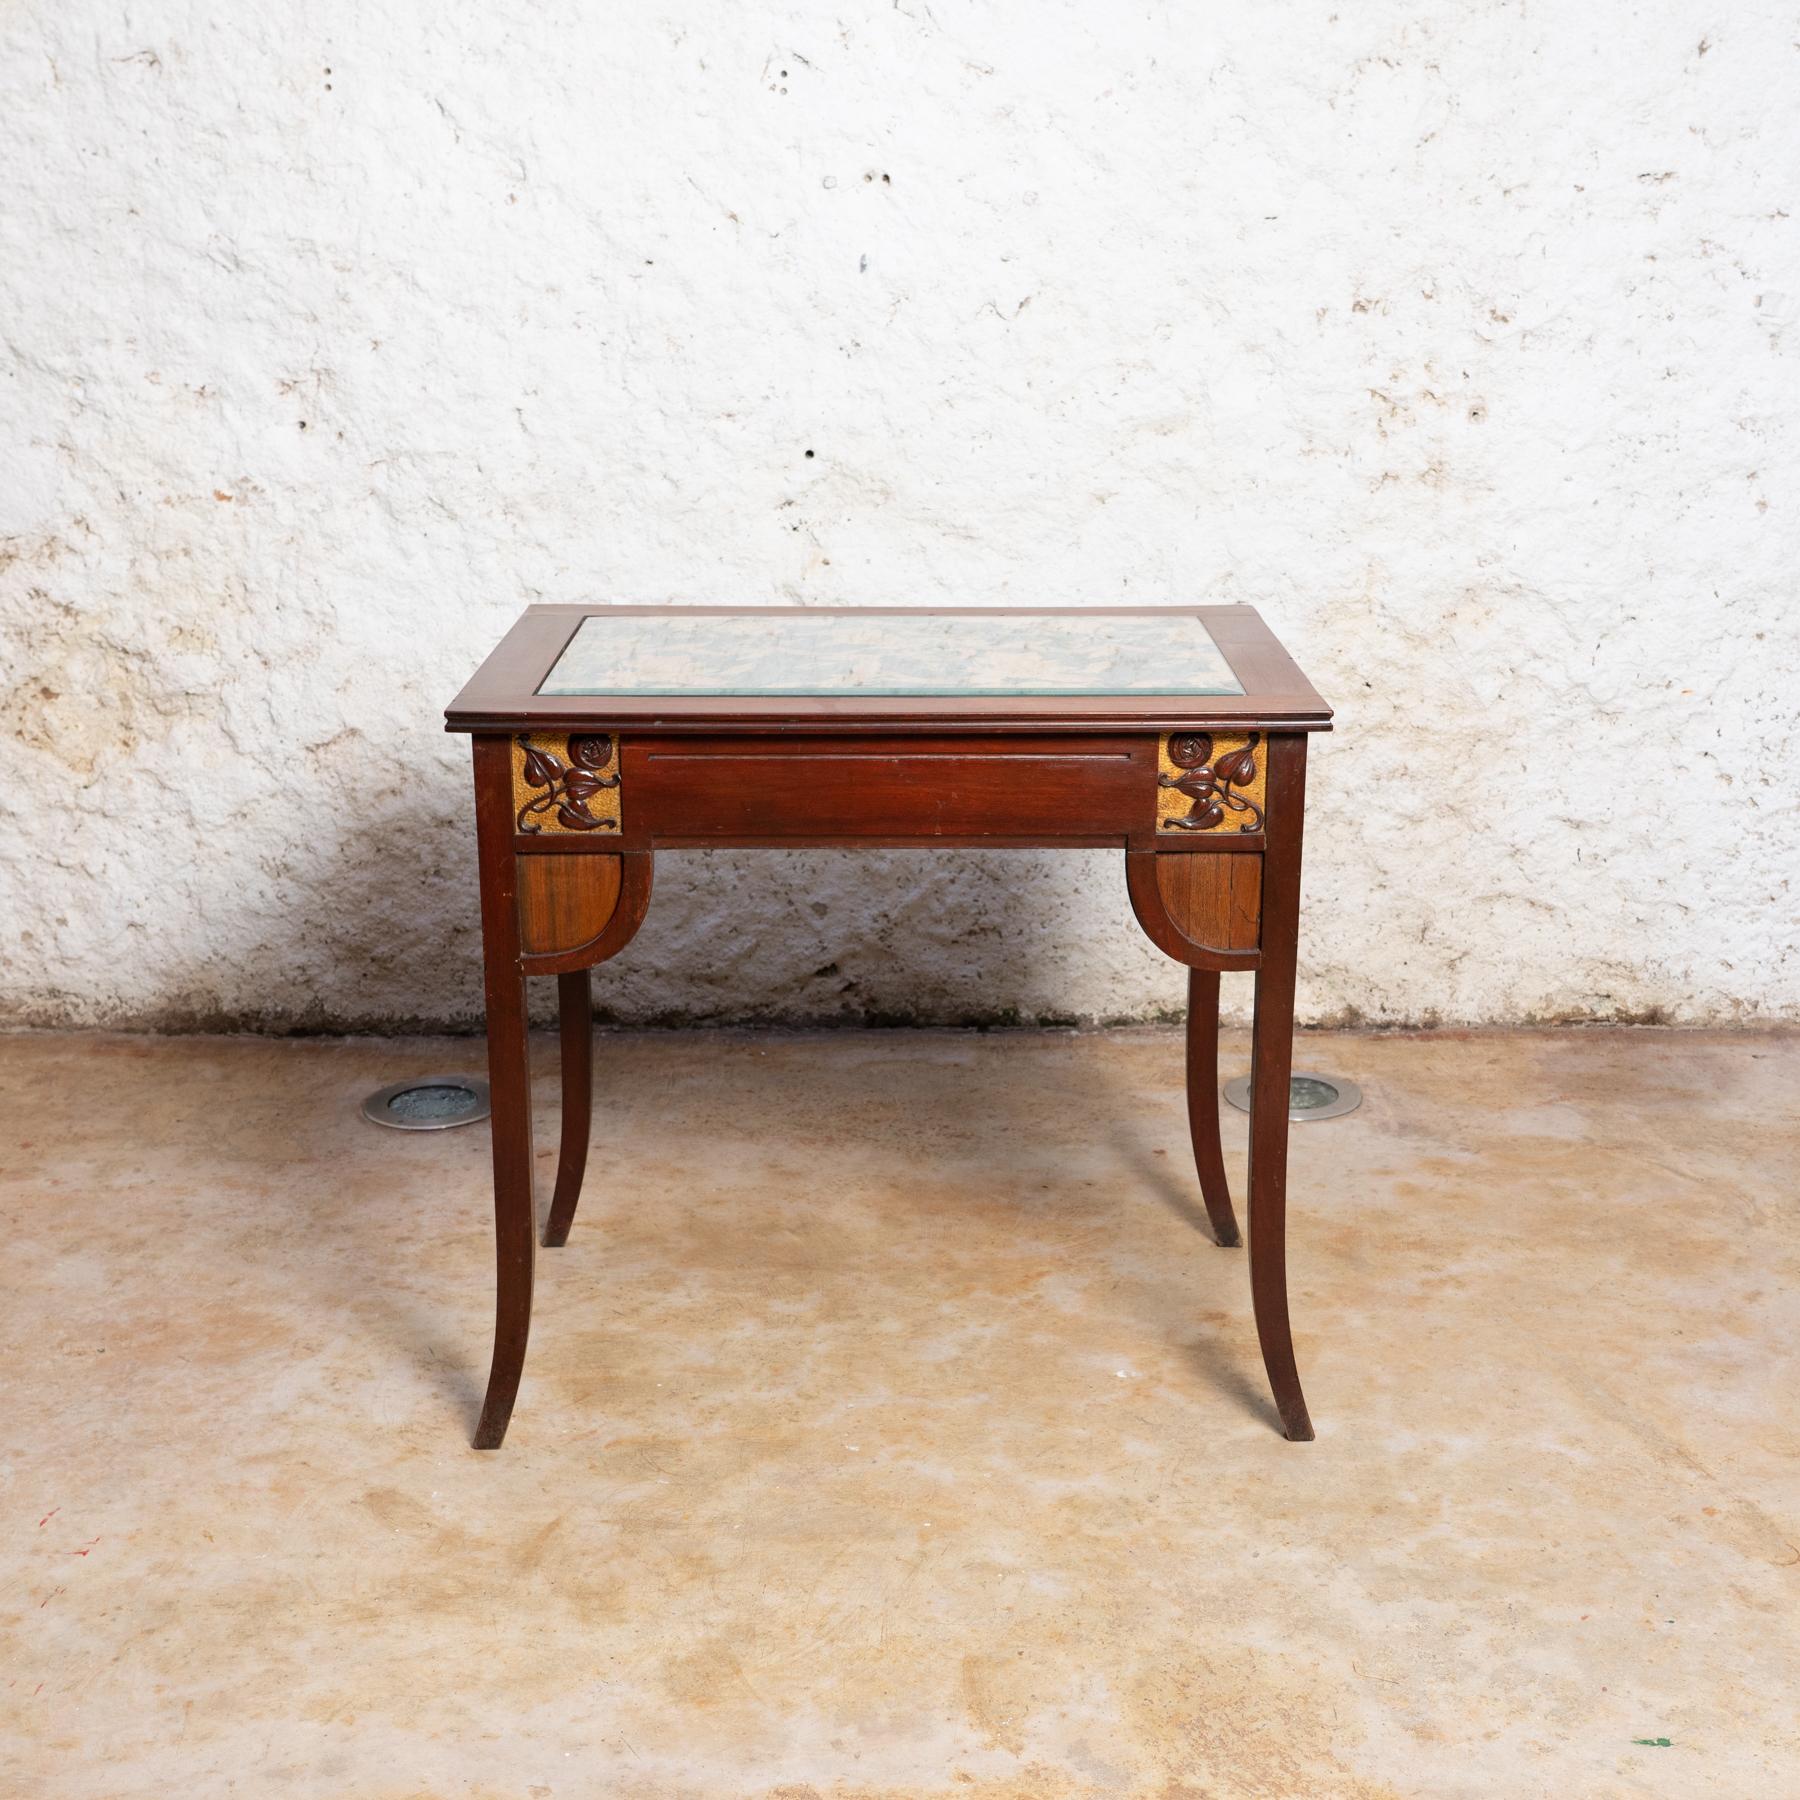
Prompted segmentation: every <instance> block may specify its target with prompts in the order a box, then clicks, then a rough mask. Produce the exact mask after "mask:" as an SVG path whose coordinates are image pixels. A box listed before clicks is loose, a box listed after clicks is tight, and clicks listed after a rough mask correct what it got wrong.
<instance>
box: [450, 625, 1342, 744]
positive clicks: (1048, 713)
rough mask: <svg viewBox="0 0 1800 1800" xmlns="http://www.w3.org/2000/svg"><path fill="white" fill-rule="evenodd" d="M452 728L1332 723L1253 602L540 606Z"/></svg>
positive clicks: (518, 628) (480, 679)
mask: <svg viewBox="0 0 1800 1800" xmlns="http://www.w3.org/2000/svg"><path fill="white" fill-rule="evenodd" d="M445 717H446V721H447V725H448V729H450V730H452V731H510V730H515V729H519V728H546V727H550V728H555V727H568V728H570V729H579V728H580V727H582V726H589V725H597V724H607V725H612V726H621V725H638V726H644V727H654V728H656V729H659V730H674V731H680V730H695V731H698V730H718V729H721V728H731V729H745V730H759V729H781V730H800V731H805V730H821V731H825V730H828V731H842V730H845V729H847V728H855V727H858V726H868V727H875V728H881V729H887V730H907V729H914V730H936V729H943V728H945V727H954V728H956V729H958V730H1002V731H1008V730H1018V731H1030V730H1068V729H1071V728H1075V729H1080V728H1082V727H1089V728H1095V729H1110V728H1115V727H1118V726H1121V725H1132V726H1140V727H1145V728H1150V729H1156V728H1165V729H1166V728H1175V727H1181V726H1193V725H1200V724H1210V725H1224V726H1229V725H1234V724H1248V725H1259V726H1262V727H1264V728H1269V729H1281V730H1291V731H1318V730H1325V729H1329V725H1330V720H1331V709H1330V708H1329V707H1328V706H1326V704H1325V702H1324V701H1323V700H1322V699H1320V697H1319V695H1318V694H1317V693H1316V692H1315V691H1314V690H1313V688H1312V686H1311V684H1310V683H1309V682H1308V681H1307V679H1306V677H1305V676H1304V675H1302V674H1301V673H1300V671H1299V669H1298V668H1296V667H1295V665H1294V663H1293V661H1292V659H1291V658H1290V657H1289V656H1288V654H1287V652H1286V651H1285V650H1283V649H1282V647H1281V645H1280V644H1279V643H1278V642H1277V640H1276V638H1275V636H1274V634H1273V633H1272V632H1271V631H1270V630H1269V628H1268V626H1267V625H1266V624H1264V622H1263V621H1262V619H1261V618H1260V617H1259V616H1258V614H1257V612H1256V610H1255V609H1254V608H1253V607H1248V606H1198V607H1196V606H1132V607H931V608H926V607H861V606H857V607H849V606H805V607H726V606H533V607H530V608H528V609H527V610H526V612H525V613H524V614H523V616H522V617H521V618H520V619H519V620H518V622H517V623H516V624H515V625H514V626H513V628H512V629H511V631H509V632H508V633H507V635H506V637H505V638H504V639H503V640H502V641H501V643H500V645H499V647H498V648H497V649H496V650H495V651H494V652H493V654H492V655H491V656H489V657H488V659H487V661H486V662H484V663H483V664H482V666H481V668H480V669H479V670H478V671H477V672H476V674H475V676H474V678H473V679H472V680H471V681H470V682H469V684H468V686H467V687H465V688H464V689H463V691H462V693H461V694H459V695H458V696H457V698H456V700H455V701H454V702H453V703H452V704H451V706H450V707H449V708H448V710H447V712H446V714H445Z"/></svg>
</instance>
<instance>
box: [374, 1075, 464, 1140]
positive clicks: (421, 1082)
mask: <svg viewBox="0 0 1800 1800" xmlns="http://www.w3.org/2000/svg"><path fill="white" fill-rule="evenodd" d="M362 1111H363V1117H364V1118H365V1119H368V1120H370V1121H371V1122H372V1123H373V1124H376V1125H391V1126H393V1128H394V1129H395V1130H396V1131H446V1130H448V1129H449V1128H450V1127H451V1126H452V1125H473V1124H474V1123H475V1122H476V1120H478V1119H485V1118H486V1117H487V1116H488V1084H487V1083H486V1082H485V1081H478V1080H477V1079H476V1078H475V1077H474V1076H473V1075H415V1076H414V1077H413V1078H412V1079H411V1080H410V1081H395V1082H390V1083H389V1084H388V1086H386V1087H384V1088H381V1089H378V1090H377V1091H376V1092H375V1093H373V1094H371V1095H370V1096H369V1097H368V1099H366V1100H365V1101H364V1102H363V1105H362Z"/></svg>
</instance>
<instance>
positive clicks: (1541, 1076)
mask: <svg viewBox="0 0 1800 1800" xmlns="http://www.w3.org/2000/svg"><path fill="white" fill-rule="evenodd" d="M552 1054H553V1047H552V1045H551V1044H550V1042H549V1041H548V1040H546V1041H545V1042H544V1043H543V1044H542V1045H541V1046H539V1052H538V1055H539V1067H540V1070H541V1072H542V1073H543V1076H544V1082H543V1085H542V1087H541V1089H540V1099H541V1101H542V1102H543V1106H542V1110H541V1113H540V1119H539V1140H538V1147H539V1163H538V1166H539V1168H540V1170H541V1171H542V1172H543V1176H544V1195H545V1197H547V1192H548V1178H549V1175H550V1173H551V1171H552V1167H553V1162H554V1151H555V1133H554V1107H553V1101H554V1086H553V1083H552V1081H551V1080H550V1071H551V1068H552V1060H551V1059H552ZM1246 1054H1247V1052H1246V1046H1245V1044H1244V1042H1243V1040H1242V1038H1241V1037H1234V1038H1231V1039H1230V1040H1229V1041H1228V1046H1227V1052H1226V1056H1225V1066H1226V1067H1227V1069H1236V1068H1239V1067H1241V1066H1243V1064H1244V1062H1245V1060H1246ZM478 1057H479V1050H478V1047H477V1046H475V1045H473V1044H471V1043H469V1042H467V1041H459V1042H447V1041H443V1040H408V1041H390V1042H374V1041H367V1040H363V1041H325V1040H314V1041H288V1042H274V1041H261V1040H255V1039H226V1038H214V1039H181V1040H155V1039H142V1038H106V1037H85V1038H83V1037H57V1036H41V1037H13V1038H8V1039H0V1106H3V1108H4V1117H5V1120H6V1134H5V1137H4V1139H3V1140H0V1211H3V1213H4V1217H5V1223H6V1226H7V1243H8V1251H7V1256H6V1259H5V1263H4V1271H3V1274H0V1294H3V1296H4V1316H3V1320H0V1334H3V1344H4V1355H5V1367H6V1370H7V1377H8V1379H7V1382H6V1415H7V1431H6V1434H5V1440H4V1444H3V1445H0V1531H3V1535H0V1768H4V1769H6V1770H8V1771H10V1773H9V1774H8V1775H7V1777H6V1779H5V1782H4V1784H3V1785H4V1788H5V1791H6V1792H7V1793H9V1794H11V1793H17V1794H20V1795H31V1796H45V1797H50V1796H70V1797H76V1796H80V1797H84V1800H85V1797H90V1796H91V1797H96V1800H98V1797H104V1800H136V1797H137V1796H146V1797H148V1796H152V1795H155V1796H158V1797H159V1800H160V1797H161V1796H166V1795H169V1794H174V1793H181V1794H188V1795H211V1794H232V1793H241V1794H262V1793H280V1794H282V1795H284V1796H293V1797H296V1800H304V1797H310V1796H321V1797H324V1796H330V1797H333V1800H335V1797H338V1796H349V1795H354V1796H359V1797H360V1796H371V1797H374V1800H390V1797H391V1800H402V1797H407V1800H427V1797H437V1796H442V1797H444V1800H450V1797H452V1796H454V1797H456V1800H477V1797H482V1796H490V1795H494V1796H499V1795H505V1796H515V1795H556V1796H562V1795H569V1796H586V1795H604V1796H609V1797H610V1796H618V1797H621V1800H665V1797H668V1800H674V1797H675V1796H682V1797H687V1796H695V1797H707V1800H710V1797H712V1796H787V1797H789V1800H795V1797H799V1796H818V1797H819V1800H827V1797H830V1800H853V1797H854V1800H864V1797H873V1796H896V1797H898V1796H921V1797H922V1796H939V1795H945V1796H948V1795H954V1796H969V1797H971V1800H1001V1797H1003V1796H1004V1797H1006V1800H1014V1797H1018V1800H1026V1797H1030V1800H1064V1797H1071V1800H1072V1797H1074V1796H1090V1795H1122V1796H1146V1797H1155V1800H1200V1797H1202V1796H1204V1797H1206V1800H1238V1797H1240V1796H1241V1797H1245V1800H1248V1797H1250V1796H1259V1797H1267V1796H1278V1797H1285V1796H1305V1797H1308V1800H1313V1797H1335V1796H1344V1797H1347V1800H1348V1797H1355V1800H1375V1797H1377V1796H1384V1797H1385V1796H1395V1795H1403V1796H1430V1797H1431V1800H1457V1797H1459V1796H1477V1795H1481V1796H1485V1795H1505V1796H1520V1795H1537V1794H1543V1795H1557V1796H1589V1795H1606V1796H1611V1795H1640V1794H1641V1795H1657V1796H1669V1795H1677V1796H1679V1795H1689V1794H1692V1795H1709V1796H1710V1795H1720V1794H1732V1795H1736V1794H1744V1795H1751V1794H1755V1795H1769V1796H1781V1795H1787V1794H1800V1749H1797V1748H1796V1746H1800V1705H1797V1701H1796V1696H1800V1407H1797V1406H1796V1404H1795V1399H1794V1396H1795V1394H1796V1393H1797V1392H1800V1379H1797V1377H1800V1369H1797V1367H1796V1363H1797V1361H1800V1215H1797V1213H1796V1208H1795V1202H1794V1194H1795V1181H1794V1176H1795V1171H1796V1170H1797V1169H1800V1101H1797V1100H1796V1095H1800V1037H1794V1036H1760V1035H1759V1036H1749V1035H1745V1036H1728V1035H1723V1034H1690V1033H1673V1032H1656V1031H1580V1032H1540V1033H1507V1034H1491V1035H1479V1034H1462V1035H1440V1036H1411V1037H1407V1036H1357V1035H1341V1036H1337V1035H1329V1036H1328V1035H1309V1036H1308V1038H1307V1039H1306V1041H1305V1043H1304V1045H1303V1055H1302V1057H1301V1060H1302V1061H1303V1062H1304V1063H1305V1064H1306V1065H1307V1066H1309V1067H1318V1068H1323V1069H1326V1070H1337V1071H1340V1072H1342V1073H1343V1074H1346V1075H1349V1076H1350V1077H1352V1078H1353V1079H1355V1080H1356V1081H1358V1082H1360V1083H1362V1084H1363V1087H1364V1089H1365V1093H1366V1095H1367V1098H1366V1101H1365V1104H1364V1106H1363V1108H1362V1109H1361V1111H1359V1112H1357V1113H1355V1114H1353V1115H1351V1116H1350V1117H1348V1118H1346V1119H1342V1120H1337V1121H1333V1122H1330V1123H1326V1124H1318V1125H1313V1126H1308V1127H1301V1128H1297V1129H1296V1132H1295V1144H1294V1157H1293V1172H1292V1182H1291V1188H1292V1226H1291V1229H1292V1240H1293V1241H1292V1286H1293V1297H1294V1314H1295V1337H1296V1344H1297V1347H1298V1351H1299V1356H1300V1363H1301V1371H1302V1374H1303V1376H1304V1378H1305V1382H1306V1387H1307V1394H1308V1398H1309V1400H1310V1402H1311V1405H1312V1411H1313V1417H1314V1420H1315V1422H1316V1423H1317V1425H1318V1430H1319V1437H1318V1441H1317V1442H1316V1443H1314V1444H1310V1445H1295V1444H1289V1443H1287V1442H1285V1441H1284V1440H1283V1439H1282V1438H1281V1437H1279V1436H1278V1435H1277V1432H1276V1430H1275V1427H1274V1423H1273V1412H1272V1409H1271V1407H1270V1405H1269V1403H1268V1399H1267V1395H1266V1390H1265V1388H1264V1385H1263V1376H1262V1369H1261V1364H1260V1361H1259V1358H1258V1355H1257V1350H1256V1340H1255V1333H1254V1330H1253V1327H1252V1323H1251V1318H1250V1307H1249V1294H1248V1275H1247V1269H1246V1264H1245V1258H1244V1253H1243V1252H1242V1251H1225V1250H1220V1249H1218V1248H1216V1247H1215V1246H1214V1245H1213V1243H1212V1242H1211V1240H1210V1238H1209V1237H1208V1235H1207V1233H1206V1231H1205V1220H1204V1214H1203V1211H1202V1209H1201V1206H1200V1200H1199V1194H1198V1191H1197V1189H1196V1187H1195V1183H1194V1180H1193V1173H1192V1166H1191V1163H1189V1162H1188V1161H1187V1146H1186V1141H1185V1119H1184V1114H1183V1106H1182V1095H1181V1089H1180V1077H1181V1052H1180V1044H1179V1040H1178V1038H1177V1037H1176V1036H1175V1035H1174V1034H1172V1033H1169V1032H1166V1031H1157V1030H1143V1031H1128V1032H1118V1033H1100V1034H1091V1035H1081V1034H1057V1033H1025V1032H1019V1033H994V1034H988V1035H973V1034H955V1033H941V1034H940V1033H928V1032H888V1033H879V1034H867V1035H862V1034H854V1033H826V1034H818V1035H811V1036H791V1037H784V1036H757V1035H750V1034H745V1035H735V1034H729V1033H688V1034H676V1033H668V1034H654V1033H652V1034H644V1035H630V1034H610V1033H609V1034H605V1035H603V1037H602V1040H601V1043H600V1055H599V1058H598V1066H599V1072H598V1103H597V1110H596V1118H595V1135H594V1151H593V1161H592V1164H591V1166H590V1171H589V1176H588V1186H587V1192H586V1195H585V1196H584V1198H583V1202H582V1208H581V1212H580V1215H579V1217H578V1218H577V1220H576V1224H575V1229H574V1232H573V1234H572V1235H571V1237H570V1241H569V1244H568V1247H567V1248H566V1249H563V1250H560V1251H553V1252H545V1253H543V1254H542V1255H541V1256H540V1260H539V1294H538V1309H537V1318H536V1324H535V1328H534V1333H533V1342H532V1348H531V1356H530V1360H529V1362H528V1365H527V1369H526V1374H525V1381H524V1386H523V1388H522V1391H521V1394H520V1400H519V1407H518V1411H517V1413H516V1415H515V1418H514V1423H513V1427H512V1433H511V1436H510V1437H509V1439H508V1441H507V1445H506V1448H505V1449H504V1450H503V1451H501V1452H499V1453H498V1454H479V1453H477V1452H475V1451H472V1450H470V1449H469V1448H468V1434H469V1431H470V1429H471V1427H472V1424H473V1420H474V1413H475V1409H476V1407H477V1405H478V1402H479V1397H480V1390H481V1384H482V1381H483V1379H484V1376H485V1372H486V1356H487V1335H488V1331H489V1325H490V1310H489V1309H490V1306H491V1281H492V1262H491V1247H490V1237H489V1219H488V1204H489V1202H488V1189H487V1173H488V1172H487V1139H486V1132H485V1128H483V1127H474V1128H469V1129H466V1130H459V1131H450V1132H444V1133H437V1134H419V1135H409V1134H402V1133H397V1132H383V1131H380V1130H378V1129H377V1128H375V1127H372V1126H370V1125H368V1124H366V1123H364V1122H363V1120H362V1119H361V1118H359V1117H358V1115H357V1106H358V1104H359V1102H360V1101H361V1099H362V1097H363V1096H364V1095H365V1094H366V1093H368V1092H369V1091H370V1090H372V1089H373V1088H375V1087H377V1086H380V1085H381V1084H382V1083H384V1082H386V1081H389V1080H392V1079H395V1078H396V1077H398V1076H399V1075H402V1074H406V1073H409V1072H419V1073H424V1072H429V1071H435V1070H437V1069H439V1068H445V1067H448V1068H455V1067H458V1066H462V1067H470V1068H474V1067H477V1066H478ZM1225 1132H1226V1144H1227V1160H1228V1165H1229V1167H1230V1168H1231V1171H1232V1175H1233V1180H1234V1182H1235V1183H1236V1184H1237V1193H1238V1196H1239V1204H1240V1207H1241V1204H1242V1199H1241V1195H1242V1186H1241V1178H1242V1168H1243V1147H1244V1131H1243V1120H1242V1118H1241V1116H1240V1115H1237V1114H1235V1113H1230V1112H1228V1113H1227V1114H1226V1121H1225ZM1664 1739H1666V1740H1667V1742H1666V1743H1664V1742H1663V1740H1664Z"/></svg>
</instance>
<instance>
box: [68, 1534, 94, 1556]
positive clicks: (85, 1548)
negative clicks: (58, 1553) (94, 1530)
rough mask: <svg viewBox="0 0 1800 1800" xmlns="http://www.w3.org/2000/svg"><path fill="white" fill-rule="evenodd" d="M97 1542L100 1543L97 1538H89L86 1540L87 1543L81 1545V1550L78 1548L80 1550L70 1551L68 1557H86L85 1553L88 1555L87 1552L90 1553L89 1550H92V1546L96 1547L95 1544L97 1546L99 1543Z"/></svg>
mask: <svg viewBox="0 0 1800 1800" xmlns="http://www.w3.org/2000/svg"><path fill="white" fill-rule="evenodd" d="M99 1541H100V1540H99V1539H98V1538H89V1539H88V1541H87V1542H86V1543H85V1544H83V1545H82V1547H81V1548H80V1549H79V1550H71V1551H70V1552H69V1554H70V1555H71V1556H86V1555H87V1553H88V1552H89V1551H90V1550H91V1549H93V1547H94V1546H95V1545H96V1544H97V1543H99Z"/></svg>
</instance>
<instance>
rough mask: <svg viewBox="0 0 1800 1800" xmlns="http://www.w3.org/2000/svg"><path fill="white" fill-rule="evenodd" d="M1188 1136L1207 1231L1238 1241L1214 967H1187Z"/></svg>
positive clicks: (1229, 1242)
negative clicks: (1223, 1119)
mask: <svg viewBox="0 0 1800 1800" xmlns="http://www.w3.org/2000/svg"><path fill="white" fill-rule="evenodd" d="M1187 1112H1188V1136H1189V1138H1191V1139H1192V1141H1193V1145H1194V1168H1195V1170H1196V1172H1197V1173H1198V1174H1199V1177H1200V1194H1201V1197H1202V1198H1203V1199H1204V1200H1205V1202H1206V1216H1207V1217H1208V1218H1209V1219H1211V1220H1212V1228H1213V1236H1214V1237H1215V1238H1217V1239H1218V1241H1219V1242H1220V1243H1221V1244H1222V1245H1224V1246H1225V1247H1226V1248H1227V1249H1229V1248H1231V1247H1232V1246H1233V1245H1235V1244H1238V1243H1240V1242H1241V1241H1242V1240H1241V1239H1240V1238H1239V1236H1238V1224H1237V1218H1236V1215H1235V1214H1234V1213H1233V1212H1232V1210H1231V1188H1230V1186H1229V1185H1228V1184H1227V1182H1226V1180H1225V1154H1224V1150H1223V1149H1222V1147H1221V1146H1220V1143H1219V971H1218V970H1217V969H1189V970H1188V1016H1187Z"/></svg>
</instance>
